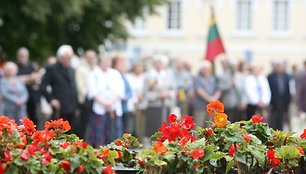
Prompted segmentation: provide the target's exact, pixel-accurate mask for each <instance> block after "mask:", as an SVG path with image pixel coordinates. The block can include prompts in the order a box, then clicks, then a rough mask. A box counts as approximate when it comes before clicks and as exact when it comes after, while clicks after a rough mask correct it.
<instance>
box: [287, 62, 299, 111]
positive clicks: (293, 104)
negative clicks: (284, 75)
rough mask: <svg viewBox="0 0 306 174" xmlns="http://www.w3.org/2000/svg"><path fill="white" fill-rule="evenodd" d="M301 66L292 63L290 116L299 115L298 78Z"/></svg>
mask: <svg viewBox="0 0 306 174" xmlns="http://www.w3.org/2000/svg"><path fill="white" fill-rule="evenodd" d="M299 73H300V71H299V67H298V65H296V64H295V65H292V68H291V74H290V75H289V77H290V81H289V87H290V94H291V102H290V106H289V115H290V116H298V108H297V105H298V103H297V98H298V96H297V79H298V75H299Z"/></svg>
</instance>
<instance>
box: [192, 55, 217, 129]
mask: <svg viewBox="0 0 306 174" xmlns="http://www.w3.org/2000/svg"><path fill="white" fill-rule="evenodd" d="M220 97H221V91H220V89H219V82H218V79H217V77H216V76H214V75H213V74H212V65H211V63H210V62H209V61H207V60H204V61H203V62H201V64H200V70H199V74H198V75H197V76H196V77H195V78H194V108H195V122H196V125H197V126H203V125H204V127H205V126H208V125H207V124H206V123H205V121H209V120H211V118H212V117H210V116H208V113H207V112H206V110H205V106H206V105H207V103H209V102H210V101H215V100H219V98H220Z"/></svg>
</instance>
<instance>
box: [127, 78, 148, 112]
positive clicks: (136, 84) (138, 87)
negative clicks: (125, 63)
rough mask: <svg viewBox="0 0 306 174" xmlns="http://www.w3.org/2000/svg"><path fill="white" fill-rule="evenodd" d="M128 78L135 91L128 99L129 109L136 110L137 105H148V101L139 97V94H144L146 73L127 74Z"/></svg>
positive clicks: (140, 107)
mask: <svg viewBox="0 0 306 174" xmlns="http://www.w3.org/2000/svg"><path fill="white" fill-rule="evenodd" d="M127 79H128V81H129V83H130V85H131V88H132V91H133V96H132V98H131V99H130V100H129V101H128V109H129V111H134V110H135V106H136V105H137V108H138V109H144V108H145V107H146V103H145V102H144V101H140V100H139V98H138V97H139V96H143V95H144V80H145V78H144V74H141V75H136V74H127Z"/></svg>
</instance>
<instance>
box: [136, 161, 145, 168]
mask: <svg viewBox="0 0 306 174" xmlns="http://www.w3.org/2000/svg"><path fill="white" fill-rule="evenodd" d="M137 163H138V164H139V165H140V167H142V168H144V167H145V162H144V161H141V160H138V161H137Z"/></svg>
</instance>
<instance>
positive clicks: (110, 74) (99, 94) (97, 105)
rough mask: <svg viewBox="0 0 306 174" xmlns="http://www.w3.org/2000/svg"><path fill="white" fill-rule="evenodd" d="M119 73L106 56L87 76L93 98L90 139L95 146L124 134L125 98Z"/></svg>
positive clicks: (90, 96) (89, 94) (89, 90)
mask: <svg viewBox="0 0 306 174" xmlns="http://www.w3.org/2000/svg"><path fill="white" fill-rule="evenodd" d="M123 87H124V85H123V81H122V78H121V75H120V73H119V72H118V71H117V70H115V69H112V68H111V59H110V58H109V57H103V58H102V59H101V60H100V62H99V67H97V68H95V69H94V70H93V71H92V72H91V73H90V74H89V77H88V96H89V98H92V99H93V100H94V103H93V108H92V109H93V114H92V115H91V116H90V118H89V126H88V127H89V130H88V142H89V143H90V144H92V145H93V146H100V145H104V144H108V143H110V142H111V141H112V140H113V139H114V138H116V137H119V136H121V135H122V134H123V123H122V106H121V99H122V98H123V97H124V89H123Z"/></svg>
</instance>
